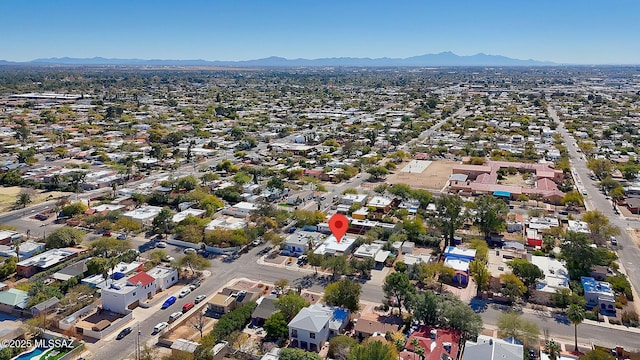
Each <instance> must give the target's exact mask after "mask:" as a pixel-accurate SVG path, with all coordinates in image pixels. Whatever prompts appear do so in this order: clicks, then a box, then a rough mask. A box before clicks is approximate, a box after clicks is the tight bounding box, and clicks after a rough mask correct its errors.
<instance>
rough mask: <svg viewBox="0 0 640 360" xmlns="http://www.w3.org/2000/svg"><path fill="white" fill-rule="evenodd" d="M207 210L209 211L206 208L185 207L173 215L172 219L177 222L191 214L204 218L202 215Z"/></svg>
mask: <svg viewBox="0 0 640 360" xmlns="http://www.w3.org/2000/svg"><path fill="white" fill-rule="evenodd" d="M206 212H207V211H206V210H200V209H192V208H189V209H185V210H182V211H180V212H179V213H177V214H175V215H173V217H172V218H171V221H172V222H174V223H176V224H177V223H179V222H181V221H182V220H184V219H186V218H187V217H189V216H193V217H197V218H202V216H204V214H205V213H206Z"/></svg>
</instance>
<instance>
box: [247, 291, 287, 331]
mask: <svg viewBox="0 0 640 360" xmlns="http://www.w3.org/2000/svg"><path fill="white" fill-rule="evenodd" d="M276 301H278V298H277V297H276V296H274V295H268V296H263V297H261V298H259V299H258V301H256V303H257V304H258V305H257V306H256V308H255V310H253V313H251V323H252V324H253V325H254V326H262V325H264V322H265V321H266V320H267V319H268V318H269V317H270V316H271V315H273V314H274V313H276V312H279V311H280V310H279V309H278V307H277V306H276Z"/></svg>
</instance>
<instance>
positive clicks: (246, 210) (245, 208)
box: [222, 201, 258, 217]
mask: <svg viewBox="0 0 640 360" xmlns="http://www.w3.org/2000/svg"><path fill="white" fill-rule="evenodd" d="M257 208H258V206H257V205H256V204H253V203H250V202H245V201H241V202H239V203H237V204H235V205H233V206H232V207H230V208H227V209H225V210H224V211H223V212H222V213H223V214H225V215H231V216H236V217H247V216H249V215H251V212H253V211H254V210H256V209H257Z"/></svg>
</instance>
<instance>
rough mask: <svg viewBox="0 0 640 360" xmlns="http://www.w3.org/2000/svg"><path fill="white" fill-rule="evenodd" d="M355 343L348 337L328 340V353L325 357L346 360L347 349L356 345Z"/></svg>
mask: <svg viewBox="0 0 640 360" xmlns="http://www.w3.org/2000/svg"><path fill="white" fill-rule="evenodd" d="M356 344H357V342H356V341H355V340H354V339H353V338H352V337H350V336H347V335H338V336H334V337H332V338H331V340H329V351H328V353H327V355H328V356H329V358H331V359H335V360H347V357H348V356H349V349H351V347H353V346H354V345H356Z"/></svg>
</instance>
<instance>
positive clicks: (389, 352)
mask: <svg viewBox="0 0 640 360" xmlns="http://www.w3.org/2000/svg"><path fill="white" fill-rule="evenodd" d="M397 359H398V352H397V351H396V349H395V347H394V346H393V344H391V343H389V342H386V341H385V342H382V341H380V340H375V341H368V342H364V343H363V344H362V345H356V346H354V347H352V348H351V351H350V352H349V357H348V360H397Z"/></svg>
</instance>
